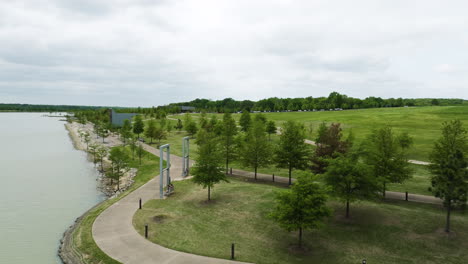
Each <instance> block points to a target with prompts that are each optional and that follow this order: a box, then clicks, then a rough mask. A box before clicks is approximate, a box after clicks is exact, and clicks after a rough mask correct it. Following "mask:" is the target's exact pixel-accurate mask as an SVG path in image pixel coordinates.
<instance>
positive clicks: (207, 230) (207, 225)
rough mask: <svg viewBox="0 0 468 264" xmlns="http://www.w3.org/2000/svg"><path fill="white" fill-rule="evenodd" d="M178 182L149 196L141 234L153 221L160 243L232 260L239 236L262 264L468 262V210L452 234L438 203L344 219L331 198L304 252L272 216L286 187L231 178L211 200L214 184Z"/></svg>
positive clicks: (368, 205) (379, 205)
mask: <svg viewBox="0 0 468 264" xmlns="http://www.w3.org/2000/svg"><path fill="white" fill-rule="evenodd" d="M174 184H175V190H176V193H175V194H174V195H172V196H171V197H169V198H168V199H165V200H151V201H148V202H147V203H145V205H144V208H143V209H142V210H139V211H138V212H137V213H136V214H135V216H134V220H133V221H134V226H135V228H136V229H137V230H138V232H139V233H140V234H143V227H144V224H148V225H149V237H150V239H151V240H152V241H153V242H155V243H158V244H161V245H163V246H166V247H169V248H172V249H175V250H179V251H184V252H190V253H194V254H199V255H205V256H212V257H217V258H226V259H227V258H229V257H230V245H231V243H232V242H234V243H236V259H237V260H240V261H247V262H255V263H361V261H362V259H367V263H468V251H466V248H467V247H468V228H467V226H468V216H467V215H466V214H463V213H461V212H454V213H453V216H452V227H453V230H454V235H452V236H450V237H447V235H445V234H444V232H443V227H444V223H445V222H444V220H445V211H444V210H443V209H442V208H440V207H437V206H433V205H425V204H416V203H411V202H404V201H395V202H360V203H353V204H351V219H350V220H345V219H344V217H343V214H344V205H343V204H341V203H338V202H335V201H331V202H329V205H330V206H331V207H332V208H333V209H334V210H335V212H334V216H332V217H331V218H330V219H328V220H327V222H326V224H325V225H324V226H323V227H322V228H321V229H319V230H313V231H306V232H305V234H304V240H305V243H306V247H307V248H308V249H309V251H308V252H307V253H298V252H293V251H291V248H293V247H291V245H294V244H295V243H297V232H287V231H285V230H283V229H281V228H280V227H279V226H278V225H277V224H276V223H275V222H274V221H272V220H271V219H269V217H268V214H269V213H270V212H271V210H272V208H273V206H274V197H275V193H276V192H279V191H283V190H284V189H283V188H280V187H277V186H273V185H266V184H255V183H246V182H245V181H242V180H239V179H235V178H231V183H223V184H218V185H216V186H215V188H214V190H213V192H212V198H213V199H214V200H213V201H212V202H210V203H207V202H206V198H207V190H205V189H202V188H201V187H200V186H198V185H195V184H193V183H192V181H190V180H186V181H182V182H175V183H174Z"/></svg>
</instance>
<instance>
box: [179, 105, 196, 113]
mask: <svg viewBox="0 0 468 264" xmlns="http://www.w3.org/2000/svg"><path fill="white" fill-rule="evenodd" d="M180 110H181V111H182V112H193V111H195V107H193V106H181V107H180Z"/></svg>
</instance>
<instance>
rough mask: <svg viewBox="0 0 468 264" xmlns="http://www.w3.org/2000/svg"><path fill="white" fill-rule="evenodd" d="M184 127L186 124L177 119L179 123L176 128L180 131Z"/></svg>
mask: <svg viewBox="0 0 468 264" xmlns="http://www.w3.org/2000/svg"><path fill="white" fill-rule="evenodd" d="M183 127H184V125H183V124H182V120H180V119H177V124H176V125H175V126H174V128H175V129H177V131H179V132H180V130H182V128H183Z"/></svg>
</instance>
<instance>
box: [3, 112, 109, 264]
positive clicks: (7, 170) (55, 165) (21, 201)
mask: <svg viewBox="0 0 468 264" xmlns="http://www.w3.org/2000/svg"><path fill="white" fill-rule="evenodd" d="M41 115H42V114H37V113H0V263H8V264H16V263H41V264H42V263H61V261H60V259H59V258H58V257H57V249H58V244H59V240H60V238H61V237H62V233H63V232H64V231H65V229H66V228H67V227H68V226H70V225H71V224H72V223H73V221H74V220H75V219H76V217H78V216H80V215H81V214H82V213H83V212H85V211H86V210H87V209H89V208H90V207H92V206H93V205H95V204H96V203H98V202H99V201H101V200H102V199H104V196H103V195H102V194H101V193H100V192H99V190H98V189H97V183H98V182H97V181H96V179H97V177H98V173H97V172H96V170H95V169H94V167H93V164H92V163H91V162H89V161H88V160H87V157H86V154H85V153H84V152H82V151H78V150H75V149H74V148H73V145H72V142H71V140H70V138H69V136H68V131H67V130H66V129H65V127H64V122H61V121H59V120H58V118H49V117H41Z"/></svg>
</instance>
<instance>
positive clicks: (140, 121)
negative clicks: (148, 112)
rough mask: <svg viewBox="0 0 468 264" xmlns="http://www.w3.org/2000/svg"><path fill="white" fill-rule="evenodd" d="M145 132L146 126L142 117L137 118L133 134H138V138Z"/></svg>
mask: <svg viewBox="0 0 468 264" xmlns="http://www.w3.org/2000/svg"><path fill="white" fill-rule="evenodd" d="M143 131H145V125H144V124H143V119H142V117H141V115H137V116H135V122H134V123H133V133H135V134H137V136H138V138H139V137H140V134H141V133H143Z"/></svg>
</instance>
